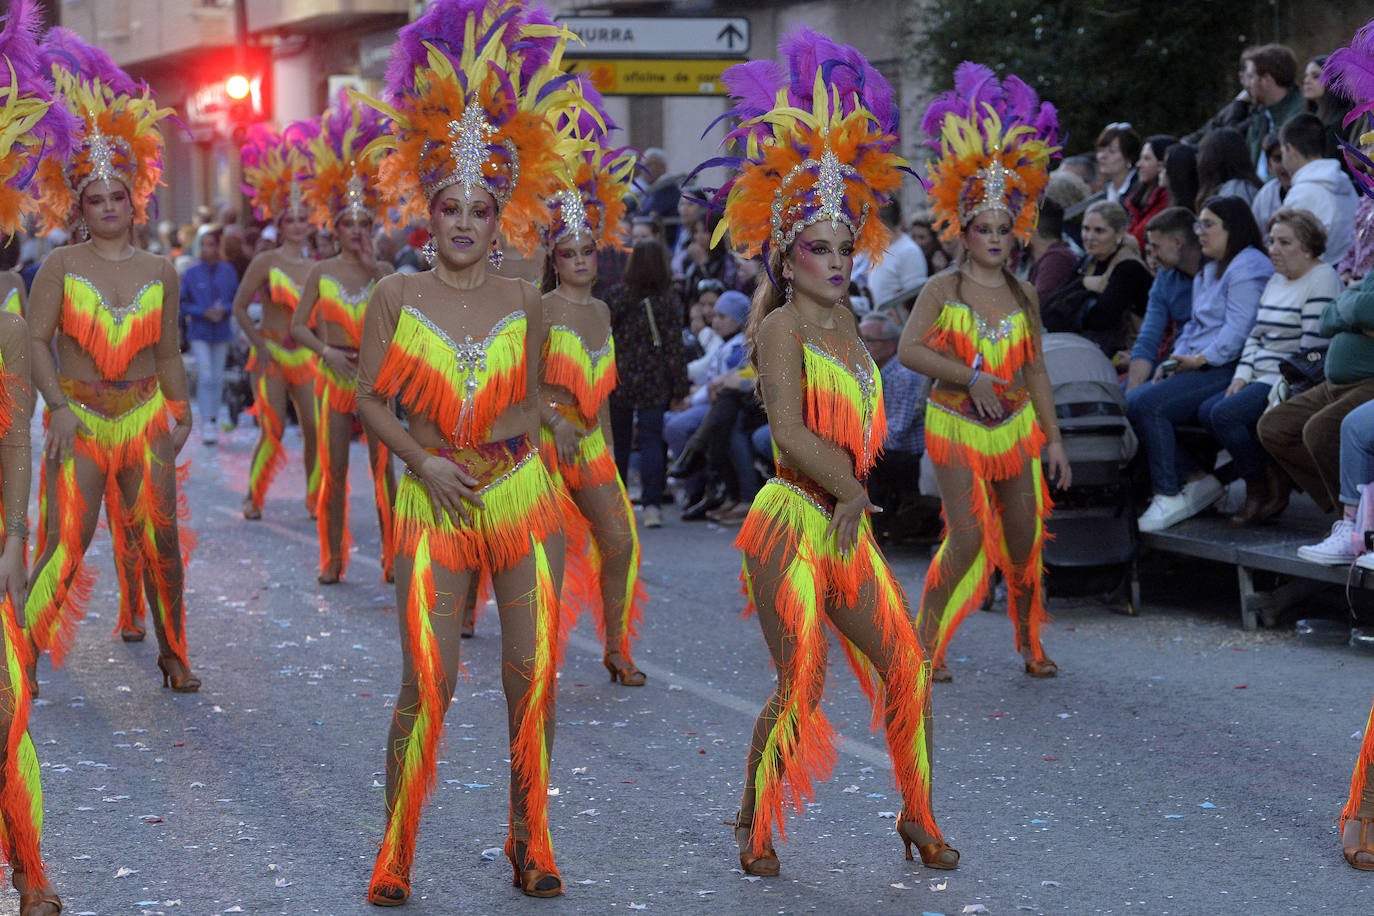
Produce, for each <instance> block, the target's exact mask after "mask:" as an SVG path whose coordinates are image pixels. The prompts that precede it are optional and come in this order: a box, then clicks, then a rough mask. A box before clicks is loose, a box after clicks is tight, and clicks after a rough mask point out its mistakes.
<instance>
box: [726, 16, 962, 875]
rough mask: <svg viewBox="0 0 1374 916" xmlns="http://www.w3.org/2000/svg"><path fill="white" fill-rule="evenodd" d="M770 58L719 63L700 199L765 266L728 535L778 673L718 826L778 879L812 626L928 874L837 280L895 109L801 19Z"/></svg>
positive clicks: (873, 369) (912, 666) (865, 381)
mask: <svg viewBox="0 0 1374 916" xmlns="http://www.w3.org/2000/svg"><path fill="white" fill-rule="evenodd" d="M779 51H780V53H781V54H782V56H783V58H784V60H785V61H786V62H787V63H786V66H784V67H780V66H778V65H777V64H775V63H774V62H772V61H766V60H764V61H751V62H749V63H747V64H739V65H736V66H734V67H731V68H730V69H728V70H726V71H725V75H724V81H725V84H726V86H727V87H728V88H729V89H730V90H731V92H732V94H733V95H734V97H735V100H736V105H735V107H734V109H733V110H732V111H731V112H730V115H731V116H732V117H734V118H737V119H738V120H739V122H740V126H739V127H737V128H736V129H735V130H734V131H733V132H732V133H731V134H730V135H729V136H728V137H727V142H733V143H735V144H736V147H737V149H739V150H740V151H741V152H742V155H740V156H739V157H738V158H734V159H730V158H727V159H723V160H712V161H711V162H710V163H708V165H721V164H724V165H726V166H730V167H733V168H736V169H738V170H739V174H738V176H737V177H735V178H734V179H733V180H732V181H731V182H730V183H729V184H727V185H726V186H725V187H724V188H722V189H721V191H720V192H718V194H717V200H718V201H719V200H721V199H723V200H724V215H723V218H722V220H721V223H720V225H719V227H718V228H717V230H716V235H717V238H714V239H713V240H712V242H713V244H714V243H715V242H718V241H719V240H720V237H722V236H723V235H724V233H726V232H727V231H728V232H729V234H730V241H731V244H732V245H733V246H734V248H735V250H736V251H740V252H742V253H743V254H745V255H748V256H754V255H760V256H761V257H762V258H763V260H764V263H765V265H766V266H767V277H766V278H761V283H760V286H759V289H758V291H757V292H756V293H755V295H754V302H753V306H752V310H751V313H750V316H749V324H748V332H747V333H748V336H749V340H750V342H751V352H752V361H753V363H754V365H755V367H756V368H757V370H758V379H759V381H758V386H759V390H760V391H761V393H762V397H763V403H764V407H765V409H766V410H767V412H768V421H769V424H770V428H771V430H772V436H773V442H774V444H775V451H776V463H777V475H776V476H775V477H774V478H773V479H771V480H769V481H768V482H767V483H766V484H765V485H764V486H763V489H762V490H760V491H759V493H758V495H757V496H756V497H755V499H754V502H753V505H752V506H751V507H750V510H749V514H748V516H747V517H746V518H745V520H744V523H743V526H742V527H741V529H740V533H739V536H738V538H737V539H736V541H735V544H736V546H738V547H739V548H740V550H741V551H742V552H743V554H744V571H743V579H744V583H745V586H746V588H747V590H748V594H749V597H750V599H751V603H752V605H753V607H754V609H755V610H756V611H757V613H758V618H759V624H760V626H761V627H762V629H763V635H764V639H765V641H766V642H767V643H768V649H769V652H770V653H771V654H772V657H773V664H774V666H775V667H776V669H777V678H778V680H777V686H776V688H775V689H774V691H773V695H772V696H771V697H770V698H769V700H768V703H767V704H766V705H765V706H764V708H763V710H762V711H761V712H760V713H759V716H758V720H757V721H756V723H755V725H754V733H753V740H752V741H751V743H750V747H749V755H748V761H747V769H746V776H745V784H744V794H743V798H742V799H741V802H740V810H739V813H738V814H737V815H736V817H735V819H734V821H733V822H728V823H731V824H733V826H734V827H735V839H736V841H737V843H738V845H739V862H740V867H741V868H742V869H744V871H745V873H746V874H750V875H776V874H778V871H779V862H778V857H777V854H776V853H775V852H774V850H773V845H772V834H773V829H774V828H775V827H776V828H777V829H778V830H779V832H780V833H781V834H782V835H783V836H784V837H785V836H786V832H785V830H784V829H783V821H782V819H783V814H784V808H785V807H786V806H788V805H790V806H791V807H793V808H794V809H797V810H801V809H802V807H803V805H804V804H805V802H806V801H807V800H808V799H810V798H811V797H812V796H813V794H814V784H815V781H816V780H818V779H822V778H825V777H826V776H827V775H828V773H829V770H830V769H831V767H832V766H833V764H834V760H835V747H834V732H833V729H832V727H831V725H830V723H829V721H828V720H827V719H826V717H825V714H824V713H823V712H822V711H821V709H820V701H821V694H822V691H823V689H824V686H825V677H826V653H827V650H826V629H827V627H826V625H827V624H829V626H830V628H833V629H834V630H835V631H837V633H838V634H839V636H840V638H841V644H842V645H843V646H844V648H845V653H846V656H847V657H848V659H849V661H850V664H851V666H852V667H853V669H854V671H855V673H856V675H857V676H858V678H859V681H860V683H861V685H862V686H863V688H864V691H865V693H866V694H867V696H868V697H869V700H870V702H872V704H873V708H874V717H875V720H881V721H882V722H883V723H884V725H885V729H886V732H887V743H888V752H889V754H890V756H891V758H892V766H893V770H894V771H895V777H896V782H897V788H898V791H899V792H900V793H901V797H902V809H901V813H900V815H899V819H898V821H897V833H898V835H899V836H900V837H901V838H902V842H903V843H904V844H905V845H906V856H907V858H908V859H910V858H911V846H912V845H913V844H914V845H915V846H916V848H917V850H918V851H919V853H920V856H921V861H922V862H923V863H924V864H925V865H926V866H928V867H931V868H954V867H955V866H956V865H957V864H958V862H959V854H958V852H956V851H955V850H954V849H952V848H951V847H950V846H948V845H947V844H946V843H945V841H944V838H943V837H942V836H941V833H940V828H939V827H938V826H936V823H935V817H934V814H933V813H932V811H931V801H930V791H931V785H930V710H929V695H930V692H929V685H928V682H927V681H928V675H927V668H926V665H925V662H924V660H923V656H922V651H921V646H920V643H919V642H918V641H917V638H916V630H915V627H914V626H913V623H912V619H911V611H910V606H909V604H908V602H907V598H906V595H905V593H904V592H903V591H902V587H901V585H900V584H899V583H898V582H897V580H896V578H895V577H894V576H893V574H892V570H891V568H890V567H889V566H888V563H887V560H886V558H885V557H884V556H883V554H882V551H881V550H879V548H878V545H877V543H876V542H875V540H874V538H873V532H872V528H871V526H870V524H869V520H868V517H867V515H868V513H869V512H870V511H877V507H875V506H873V505H872V504H871V503H870V502H869V500H868V493H867V490H866V488H865V484H864V481H865V479H866V478H867V476H868V473H869V471H870V470H872V468H873V464H874V460H875V458H876V457H877V454H878V452H879V450H880V449H881V447H882V442H883V436H884V431H885V428H886V420H885V414H884V411H883V400H882V382H881V378H880V376H879V375H878V370H877V366H875V365H874V363H873V360H872V359H871V358H870V357H869V355H868V352H867V350H865V349H864V346H863V344H862V343H861V342H860V340H859V336H858V331H857V329H856V327H855V322H854V316H853V314H852V313H851V312H850V311H849V309H848V307H847V300H846V295H847V290H848V288H849V280H850V274H851V272H852V271H853V267H854V255H855V253H856V252H859V251H861V252H864V253H865V254H867V255H869V256H870V257H873V258H874V259H875V260H876V259H879V258H881V257H882V254H883V252H884V250H885V249H886V248H887V244H888V240H887V232H886V230H885V229H884V227H883V225H882V223H881V222H880V221H879V220H877V219H870V216H872V215H873V214H874V213H876V211H877V209H878V207H879V206H880V205H881V204H882V202H883V201H884V200H885V199H887V198H888V197H890V196H891V195H892V194H893V193H895V192H896V191H897V190H898V188H899V187H900V185H901V171H902V170H904V169H906V163H905V161H904V160H903V159H901V158H900V157H898V156H897V154H896V152H895V148H896V145H897V137H896V135H895V131H896V125H897V109H896V106H895V105H894V103H893V93H892V88H891V86H889V85H888V83H887V81H886V80H884V79H883V77H882V76H881V75H880V74H878V73H877V71H875V70H874V69H873V68H872V67H871V66H870V65H869V64H868V62H867V61H865V60H864V59H863V57H862V56H861V55H860V54H859V53H858V52H857V51H856V50H854V49H853V48H850V47H847V46H843V45H838V44H835V43H834V42H832V41H830V40H829V39H828V38H826V37H824V36H822V35H819V34H817V33H815V32H813V31H811V30H809V29H807V28H805V27H800V28H798V29H797V30H795V31H794V32H792V33H790V34H789V35H788V36H787V37H786V38H785V39H784V40H783V42H782V44H781V45H780V47H779Z"/></svg>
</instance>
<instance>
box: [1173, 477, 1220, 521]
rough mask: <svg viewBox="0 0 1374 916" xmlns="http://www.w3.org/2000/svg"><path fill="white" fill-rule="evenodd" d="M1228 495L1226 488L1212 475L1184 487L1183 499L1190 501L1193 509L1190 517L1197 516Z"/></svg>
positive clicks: (1190, 506) (1189, 503) (1189, 504)
mask: <svg viewBox="0 0 1374 916" xmlns="http://www.w3.org/2000/svg"><path fill="white" fill-rule="evenodd" d="M1225 493H1226V488H1225V487H1223V486H1222V485H1221V481H1220V480H1217V479H1216V478H1215V477H1213V476H1212V475H1211V474H1208V475H1207V476H1206V477H1202V478H1199V479H1198V480H1194V481H1193V482H1191V483H1185V484H1184V485H1183V498H1184V499H1186V500H1188V506H1189V508H1190V509H1192V511H1191V512H1189V513H1188V515H1189V517H1192V516H1194V515H1197V514H1198V513H1199V512H1201V511H1202V510H1203V509H1206V508H1207V507H1208V506H1210V505H1212V504H1213V503H1214V502H1216V501H1217V500H1219V499H1221V497H1222V496H1223V495H1224V494H1225Z"/></svg>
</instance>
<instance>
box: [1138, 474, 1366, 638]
mask: <svg viewBox="0 0 1374 916" xmlns="http://www.w3.org/2000/svg"><path fill="white" fill-rule="evenodd" d="M1330 530H1331V520H1330V518H1329V517H1328V516H1326V515H1324V514H1323V513H1322V512H1321V510H1319V509H1318V508H1317V506H1316V504H1315V503H1313V502H1312V501H1311V500H1310V499H1308V498H1307V497H1305V496H1302V495H1295V496H1294V498H1293V503H1292V504H1291V505H1290V506H1289V507H1288V509H1287V510H1286V511H1285V512H1284V513H1283V515H1281V516H1280V517H1279V519H1278V521H1277V522H1276V523H1274V524H1270V525H1263V526H1261V527H1259V528H1241V529H1236V528H1232V527H1231V526H1230V525H1229V524H1228V523H1227V520H1226V519H1225V518H1224V517H1222V516H1220V515H1217V514H1215V513H1209V514H1204V515H1200V516H1197V517H1194V518H1190V519H1188V521H1186V522H1181V523H1179V524H1177V525H1175V526H1173V527H1172V528H1166V529H1165V530H1163V531H1155V532H1149V533H1147V532H1141V534H1140V544H1141V546H1142V547H1146V548H1149V549H1151V550H1161V551H1166V552H1168V553H1176V554H1183V555H1185V556H1190V557H1198V558H1199V559H1203V560H1212V561H1215V562H1218V563H1229V564H1232V565H1234V566H1235V567H1236V580H1237V585H1238V586H1239V589H1240V615H1241V625H1242V626H1243V627H1244V628H1245V629H1247V630H1253V629H1256V628H1257V627H1258V626H1259V624H1261V623H1263V624H1264V625H1265V626H1266V627H1270V626H1273V625H1274V624H1276V623H1277V622H1278V620H1279V617H1280V616H1281V615H1282V614H1283V612H1284V611H1285V610H1287V609H1288V608H1290V607H1293V606H1295V605H1296V604H1298V603H1299V602H1301V601H1303V600H1305V599H1307V598H1309V597H1311V596H1312V595H1313V594H1314V593H1316V592H1318V591H1320V590H1322V589H1323V588H1326V587H1329V586H1331V585H1337V586H1346V585H1350V586H1352V587H1355V588H1361V589H1371V590H1374V572H1371V571H1369V570H1365V569H1362V568H1360V567H1351V566H1350V565H1348V564H1347V565H1340V566H1325V565H1322V564H1320V563H1312V562H1309V561H1307V560H1304V559H1302V558H1301V557H1299V556H1298V547H1300V546H1301V545H1303V544H1316V543H1319V542H1320V541H1322V540H1324V539H1325V538H1326V536H1327V534H1329V533H1330ZM1257 572H1266V573H1272V574H1275V575H1278V576H1281V577H1282V579H1283V581H1282V582H1281V583H1280V584H1279V585H1278V586H1277V587H1275V588H1271V589H1260V588H1257V587H1256V585H1255V573H1257Z"/></svg>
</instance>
